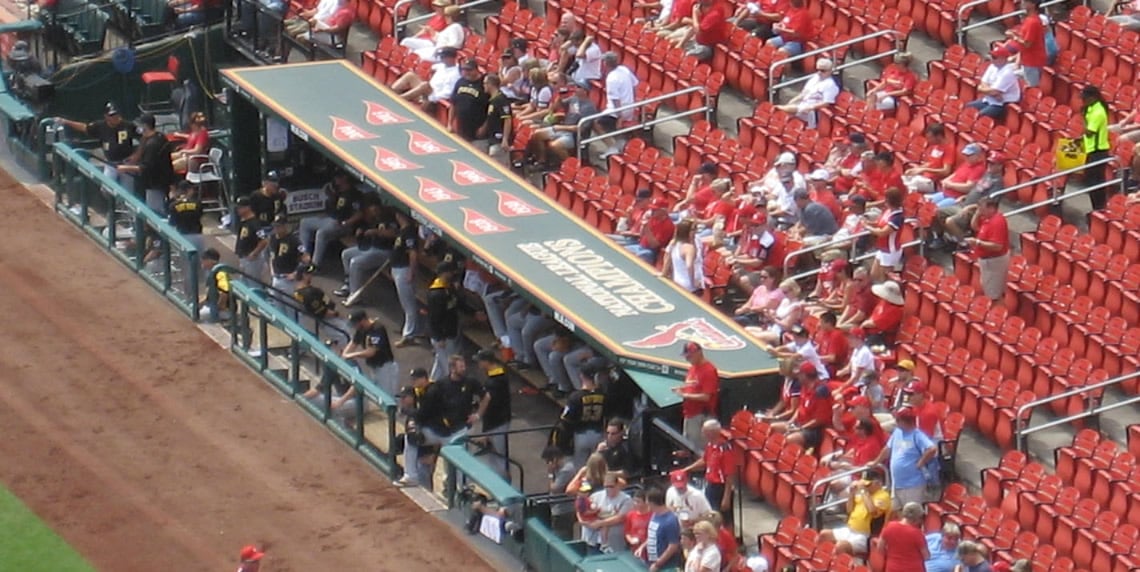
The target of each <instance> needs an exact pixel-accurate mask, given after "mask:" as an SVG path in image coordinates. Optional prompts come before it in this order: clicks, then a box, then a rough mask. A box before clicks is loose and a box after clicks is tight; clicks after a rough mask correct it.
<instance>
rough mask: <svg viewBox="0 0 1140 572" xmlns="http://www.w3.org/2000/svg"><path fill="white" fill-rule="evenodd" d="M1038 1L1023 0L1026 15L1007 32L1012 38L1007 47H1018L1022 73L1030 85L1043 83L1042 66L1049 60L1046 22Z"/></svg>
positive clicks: (1027, 84) (1007, 35) (1026, 82)
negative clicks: (1042, 19) (1046, 42)
mask: <svg viewBox="0 0 1140 572" xmlns="http://www.w3.org/2000/svg"><path fill="white" fill-rule="evenodd" d="M1038 1H1039V0H1021V9H1022V10H1024V11H1025V16H1023V17H1022V19H1021V24H1020V25H1018V26H1017V27H1016V28H1014V29H1012V30H1007V31H1006V33H1005V36H1006V37H1007V38H1009V39H1010V40H1012V41H1011V42H1010V43H1009V44H1006V47H1007V49H1008V48H1011V47H1013V46H1016V48H1017V56H1018V63H1020V64H1021V75H1022V77H1024V78H1025V85H1026V86H1028V87H1037V86H1038V85H1040V84H1041V68H1043V67H1045V66H1046V65H1047V64H1048V60H1049V55H1048V53H1046V50H1045V23H1044V22H1042V21H1041V16H1042V14H1041V6H1040V4H1039V3H1038ZM1010 44H1012V45H1013V46H1011V45H1010Z"/></svg>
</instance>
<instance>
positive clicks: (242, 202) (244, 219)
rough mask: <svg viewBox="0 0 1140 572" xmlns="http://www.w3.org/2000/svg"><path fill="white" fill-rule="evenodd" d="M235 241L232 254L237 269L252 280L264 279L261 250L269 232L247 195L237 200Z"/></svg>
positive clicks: (266, 243)
mask: <svg viewBox="0 0 1140 572" xmlns="http://www.w3.org/2000/svg"><path fill="white" fill-rule="evenodd" d="M236 202H237V215H238V223H237V241H235V242H234V254H237V257H238V269H239V270H241V271H242V273H243V274H245V275H246V276H249V277H250V278H253V279H254V280H258V281H260V280H264V279H265V277H264V274H265V257H264V256H263V252H264V251H265V247H266V246H268V245H269V241H268V240H267V238H268V236H269V233H268V232H267V229H266V227H265V225H264V224H262V222H261V219H259V218H257V214H255V213H254V212H253V208H252V207H251V206H250V200H249V197H241V198H239V199H238V200H237V201H236Z"/></svg>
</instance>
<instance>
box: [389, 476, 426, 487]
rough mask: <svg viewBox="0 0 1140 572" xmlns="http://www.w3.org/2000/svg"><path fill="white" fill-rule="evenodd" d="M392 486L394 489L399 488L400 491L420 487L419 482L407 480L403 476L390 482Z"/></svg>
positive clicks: (406, 477)
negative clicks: (394, 486)
mask: <svg viewBox="0 0 1140 572" xmlns="http://www.w3.org/2000/svg"><path fill="white" fill-rule="evenodd" d="M392 484H393V485H396V488H400V489H403V488H408V487H418V486H420V483H419V482H417V481H414V480H412V479H409V478H408V475H404V476H402V477H400V478H398V479H396V480H394V481H392Z"/></svg>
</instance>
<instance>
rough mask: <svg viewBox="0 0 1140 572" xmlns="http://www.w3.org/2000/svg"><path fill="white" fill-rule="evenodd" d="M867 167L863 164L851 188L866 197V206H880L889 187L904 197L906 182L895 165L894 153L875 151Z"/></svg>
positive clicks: (874, 207)
mask: <svg viewBox="0 0 1140 572" xmlns="http://www.w3.org/2000/svg"><path fill="white" fill-rule="evenodd" d="M869 167H870V168H866V166H865V168H864V169H863V171H862V173H861V174H860V176H859V178H858V179H856V180H855V185H854V188H853V192H855V193H858V194H861V195H863V197H865V198H866V199H867V207H868V208H873V209H877V208H880V207H881V206H882V204H883V201H884V197H886V194H887V191H889V190H891V189H895V190H897V191H899V193H901V194H902V197H903V198H906V184H904V183H903V180H902V171H900V170H899V169H898V168H897V166H896V165H895V155H894V153H891V152H890V151H880V152H878V153H875V155H874V157H872V159H871V164H870V165H869Z"/></svg>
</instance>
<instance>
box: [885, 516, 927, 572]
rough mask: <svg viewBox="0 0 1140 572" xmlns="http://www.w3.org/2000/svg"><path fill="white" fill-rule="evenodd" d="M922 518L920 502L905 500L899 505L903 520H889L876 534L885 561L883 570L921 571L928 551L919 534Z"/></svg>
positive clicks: (924, 540)
mask: <svg viewBox="0 0 1140 572" xmlns="http://www.w3.org/2000/svg"><path fill="white" fill-rule="evenodd" d="M922 520H923V510H922V505H921V504H919V503H916V502H908V503H906V504H904V505H903V507H902V520H895V521H891V522H888V523H887V524H886V526H884V527H883V533H882V535H881V536H880V537H879V550H881V551H882V552H883V558H884V560H885V566H884V571H883V572H914V571H915V570H923V566H924V563H925V562H926V561H927V560H929V559H930V550H929V549H928V548H927V546H926V536H924V535H923V533H922ZM927 572H929V570H928V571H927Z"/></svg>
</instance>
